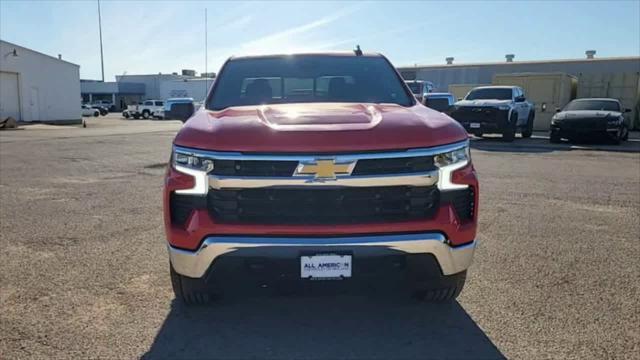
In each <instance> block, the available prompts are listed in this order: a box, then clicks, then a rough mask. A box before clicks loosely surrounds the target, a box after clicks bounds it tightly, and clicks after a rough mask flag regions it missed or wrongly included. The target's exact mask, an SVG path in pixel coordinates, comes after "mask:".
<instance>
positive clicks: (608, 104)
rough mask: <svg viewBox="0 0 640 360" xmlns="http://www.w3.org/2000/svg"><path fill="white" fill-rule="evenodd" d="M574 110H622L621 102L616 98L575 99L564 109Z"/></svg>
mask: <svg viewBox="0 0 640 360" xmlns="http://www.w3.org/2000/svg"><path fill="white" fill-rule="evenodd" d="M574 110H603V111H620V104H619V103H618V102H617V101H614V100H574V101H572V102H570V103H569V104H567V106H565V108H564V111H574Z"/></svg>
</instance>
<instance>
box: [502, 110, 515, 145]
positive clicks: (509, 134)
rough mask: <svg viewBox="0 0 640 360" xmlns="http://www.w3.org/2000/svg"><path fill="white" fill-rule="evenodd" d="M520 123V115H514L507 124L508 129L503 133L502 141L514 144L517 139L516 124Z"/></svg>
mask: <svg viewBox="0 0 640 360" xmlns="http://www.w3.org/2000/svg"><path fill="white" fill-rule="evenodd" d="M517 121H518V115H517V114H512V115H511V118H510V120H509V123H508V124H507V127H506V128H505V129H504V130H503V131H502V140H504V141H506V142H513V140H515V138H516V122H517Z"/></svg>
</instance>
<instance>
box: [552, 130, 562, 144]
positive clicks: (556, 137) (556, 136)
mask: <svg viewBox="0 0 640 360" xmlns="http://www.w3.org/2000/svg"><path fill="white" fill-rule="evenodd" d="M549 142H550V143H552V144H559V143H560V142H562V138H561V137H560V134H559V133H558V132H556V131H551V132H550V133H549Z"/></svg>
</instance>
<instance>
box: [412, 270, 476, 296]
mask: <svg viewBox="0 0 640 360" xmlns="http://www.w3.org/2000/svg"><path fill="white" fill-rule="evenodd" d="M466 280H467V271H466V270H465V271H463V272H459V273H457V274H453V275H448V276H442V277H440V278H439V279H438V280H436V281H434V282H433V283H431V284H429V285H428V288H426V289H423V290H418V291H417V292H416V293H415V296H416V298H418V299H419V300H421V301H425V302H449V301H453V300H455V299H456V298H457V297H458V295H460V293H461V292H462V289H463V288H464V284H465V282H466Z"/></svg>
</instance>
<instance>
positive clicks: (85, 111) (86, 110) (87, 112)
mask: <svg viewBox="0 0 640 360" xmlns="http://www.w3.org/2000/svg"><path fill="white" fill-rule="evenodd" d="M82 116H95V117H98V116H100V111H99V110H97V109H94V108H92V107H91V106H89V105H82Z"/></svg>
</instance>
